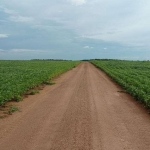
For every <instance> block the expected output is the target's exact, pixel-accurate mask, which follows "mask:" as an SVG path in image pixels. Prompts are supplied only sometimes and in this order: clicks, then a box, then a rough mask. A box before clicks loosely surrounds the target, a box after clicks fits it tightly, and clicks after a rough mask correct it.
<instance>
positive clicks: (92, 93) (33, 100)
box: [0, 62, 150, 150]
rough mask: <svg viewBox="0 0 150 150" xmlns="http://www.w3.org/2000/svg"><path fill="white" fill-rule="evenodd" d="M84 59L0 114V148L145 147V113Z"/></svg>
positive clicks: (149, 134)
mask: <svg viewBox="0 0 150 150" xmlns="http://www.w3.org/2000/svg"><path fill="white" fill-rule="evenodd" d="M121 90H122V89H121V88H120V87H119V86H118V85H116V84H115V83H114V82H113V81H112V80H111V79H110V78H109V77H107V76H106V75H105V73H103V72H102V71H100V70H98V69H97V68H96V67H94V66H93V65H92V64H90V63H88V62H83V63H81V64H80V65H79V66H78V67H76V68H74V69H72V70H71V71H68V72H67V73H65V74H63V75H61V76H60V77H59V78H58V79H56V84H55V85H52V86H47V87H46V88H44V90H42V91H41V92H40V94H37V95H34V96H29V97H28V98H26V99H25V100H24V101H22V102H20V103H17V105H18V106H19V107H20V109H21V112H16V113H14V114H13V115H12V116H10V117H8V118H4V119H0V149H1V150H125V149H127V150H149V149H150V116H149V115H148V113H147V112H146V110H145V109H144V108H143V107H142V106H141V105H140V104H138V103H137V102H136V101H135V100H134V99H133V98H132V97H131V96H130V95H128V94H126V93H122V92H119V91H121Z"/></svg>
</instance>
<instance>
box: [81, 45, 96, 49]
mask: <svg viewBox="0 0 150 150" xmlns="http://www.w3.org/2000/svg"><path fill="white" fill-rule="evenodd" d="M83 48H84V49H92V48H94V47H90V46H84V47H83Z"/></svg>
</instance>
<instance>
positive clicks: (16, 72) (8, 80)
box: [0, 60, 79, 106]
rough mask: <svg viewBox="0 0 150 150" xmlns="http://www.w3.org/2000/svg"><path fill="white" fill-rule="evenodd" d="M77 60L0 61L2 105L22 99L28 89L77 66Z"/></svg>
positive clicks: (0, 96) (0, 99) (0, 98)
mask: <svg viewBox="0 0 150 150" xmlns="http://www.w3.org/2000/svg"><path fill="white" fill-rule="evenodd" d="M77 64H79V62H77V61H49V60H30V61H12V60H7V61H5V60H1V61H0V106H2V105H4V104H5V103H6V102H7V101H10V100H18V101H19V100H20V99H21V96H22V95H23V94H24V92H25V91H27V90H28V89H31V88H34V87H36V86H37V85H39V84H41V83H43V82H45V81H47V80H50V79H52V78H53V77H55V76H57V75H59V74H61V73H63V72H65V71H67V70H69V69H71V68H73V67H75V66H76V65H77Z"/></svg>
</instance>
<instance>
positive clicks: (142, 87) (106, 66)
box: [91, 60, 150, 108]
mask: <svg viewBox="0 0 150 150" xmlns="http://www.w3.org/2000/svg"><path fill="white" fill-rule="evenodd" d="M91 62H92V63H93V64H94V65H96V66H97V67H98V68H100V69H101V70H103V71H104V72H106V73H107V74H108V75H109V76H110V77H111V78H113V80H115V81H116V82H117V83H118V84H120V85H121V86H122V87H123V88H124V89H125V90H126V92H127V93H129V94H131V95H132V96H133V97H134V98H135V99H136V100H138V101H141V102H143V103H145V104H146V106H147V107H149V108H150V61H122V60H92V61H91Z"/></svg>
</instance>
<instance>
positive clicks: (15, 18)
mask: <svg viewBox="0 0 150 150" xmlns="http://www.w3.org/2000/svg"><path fill="white" fill-rule="evenodd" d="M9 19H10V20H11V21H13V22H32V21H33V20H34V19H33V18H32V17H23V16H20V15H16V16H10V17H9Z"/></svg>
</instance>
